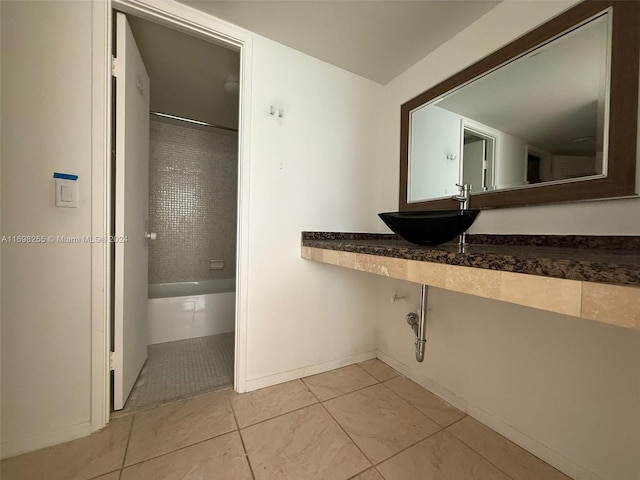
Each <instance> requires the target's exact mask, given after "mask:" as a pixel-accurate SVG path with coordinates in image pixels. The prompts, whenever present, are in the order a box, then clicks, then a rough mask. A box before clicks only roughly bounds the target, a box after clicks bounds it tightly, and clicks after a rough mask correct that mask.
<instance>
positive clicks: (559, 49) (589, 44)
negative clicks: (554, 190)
mask: <svg viewBox="0 0 640 480" xmlns="http://www.w3.org/2000/svg"><path fill="white" fill-rule="evenodd" d="M607 38H608V20H607V17H600V18H599V19H597V20H595V21H593V22H590V23H589V24H588V25H585V26H583V27H582V28H580V29H577V30H574V31H572V32H571V33H569V34H566V35H564V36H563V37H561V38H559V39H558V40H557V41H555V42H552V43H550V44H548V45H545V46H544V47H540V48H538V49H537V50H534V51H533V52H531V53H529V54H528V55H526V56H524V57H522V58H521V59H519V60H518V61H514V62H512V63H510V64H508V65H506V66H504V67H503V68H501V69H499V70H497V71H495V72H493V73H491V74H489V75H486V76H484V77H482V78H480V79H478V80H476V81H474V82H472V83H470V84H468V85H466V86H464V87H462V88H461V89H459V90H457V91H455V92H453V93H451V94H449V95H447V96H446V97H444V98H443V99H442V100H440V101H439V102H438V103H437V104H438V106H439V107H441V108H445V109H447V110H450V111H452V112H455V113H458V114H460V115H463V116H465V117H467V118H471V119H473V120H476V121H478V122H480V123H483V124H484V125H489V126H490V127H493V128H495V129H497V130H500V131H503V132H506V133H509V134H511V135H514V136H515V137H518V138H521V139H524V140H525V141H527V142H529V143H531V144H533V145H535V146H537V147H538V148H542V149H544V150H547V151H549V152H553V153H556V154H579V153H586V152H590V153H592V151H593V150H594V148H595V143H576V142H574V140H575V139H577V138H584V137H593V138H594V139H595V138H596V137H600V138H601V131H602V125H600V126H599V125H598V121H599V120H598V113H600V117H601V120H600V121H603V120H602V117H603V115H604V113H603V112H604V101H605V92H606V72H607V68H606V66H607V45H608V41H607ZM599 105H600V107H601V111H600V112H598V106H599Z"/></svg>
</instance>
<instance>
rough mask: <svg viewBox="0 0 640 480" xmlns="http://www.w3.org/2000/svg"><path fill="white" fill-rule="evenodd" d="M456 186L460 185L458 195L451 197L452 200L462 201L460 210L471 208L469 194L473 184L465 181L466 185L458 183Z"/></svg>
mask: <svg viewBox="0 0 640 480" xmlns="http://www.w3.org/2000/svg"><path fill="white" fill-rule="evenodd" d="M456 187H458V190H459V191H458V195H454V196H453V197H451V200H455V201H456V202H460V210H466V209H468V208H469V196H470V195H471V185H470V184H469V183H465V184H464V185H460V184H459V183H456Z"/></svg>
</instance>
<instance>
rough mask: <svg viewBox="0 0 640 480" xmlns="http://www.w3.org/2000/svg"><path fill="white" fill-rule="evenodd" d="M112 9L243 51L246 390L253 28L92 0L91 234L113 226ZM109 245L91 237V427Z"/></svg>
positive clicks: (167, 6) (102, 349)
mask: <svg viewBox="0 0 640 480" xmlns="http://www.w3.org/2000/svg"><path fill="white" fill-rule="evenodd" d="M114 9H117V10H119V11H122V12H124V13H127V14H131V15H134V16H137V17H140V18H143V19H146V20H150V21H153V22H155V23H158V24H160V25H164V26H167V27H170V28H173V29H176V30H179V31H182V32H184V33H186V34H188V35H192V36H195V37H199V38H203V39H205V40H208V41H212V42H214V43H218V44H221V45H224V46H227V47H231V48H233V49H235V50H237V51H239V53H240V93H239V119H238V223H237V254H236V265H237V273H236V321H235V326H236V331H235V362H234V389H235V391H237V392H239V393H242V392H245V391H246V360H247V324H248V315H247V313H248V297H247V294H248V288H247V286H248V270H249V268H248V265H249V262H248V245H249V177H250V175H249V173H250V149H251V142H250V138H251V136H250V125H251V121H250V116H251V78H252V75H251V65H252V34H251V33H250V32H249V31H247V30H244V29H241V28H239V27H236V26H234V25H232V24H229V23H227V22H224V21H222V20H219V19H217V18H215V17H212V16H211V15H208V14H206V13H203V12H200V11H198V10H195V9H193V8H191V7H188V6H186V5H183V4H180V3H177V2H174V1H171V0H92V46H91V48H92V79H93V81H92V106H91V109H92V112H91V116H92V138H91V145H92V158H91V235H92V236H94V237H95V236H98V237H107V236H108V235H109V234H110V229H111V215H112V209H111V202H110V199H111V195H112V194H113V192H112V187H111V181H112V178H111V136H112V112H111V105H112V95H113V92H112V86H111V55H112V45H113V42H112V40H113V34H112V32H113V30H112V28H113V22H112V16H113V15H112V13H113V10H114ZM111 257H112V256H111V249H110V248H109V245H108V244H104V243H92V245H91V431H97V430H100V429H101V428H103V427H104V426H105V425H106V424H107V423H108V422H109V415H110V404H111V399H110V381H111V373H110V365H109V345H110V342H111V322H110V319H111V314H112V311H111V298H112V292H111V276H112V274H111V266H112V264H113V258H111Z"/></svg>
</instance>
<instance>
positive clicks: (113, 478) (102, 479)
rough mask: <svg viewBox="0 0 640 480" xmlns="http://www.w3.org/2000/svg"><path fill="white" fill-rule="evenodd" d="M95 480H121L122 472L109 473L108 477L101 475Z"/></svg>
mask: <svg viewBox="0 0 640 480" xmlns="http://www.w3.org/2000/svg"><path fill="white" fill-rule="evenodd" d="M93 480H120V470H118V471H117V472H111V473H107V474H106V475H101V476H99V477H97V478H94V479H93Z"/></svg>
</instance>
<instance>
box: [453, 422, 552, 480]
mask: <svg viewBox="0 0 640 480" xmlns="http://www.w3.org/2000/svg"><path fill="white" fill-rule="evenodd" d="M467 416H468V415H467ZM471 418H473V417H471ZM461 420H462V419H461ZM455 423H458V422H455ZM455 423H452V424H451V425H449V427H450V426H452V425H455ZM449 427H447V431H448V432H449V430H448V428H449ZM449 434H450V435H451V436H453V438H455V439H456V440H458V441H459V442H460V443H461V444H463V445H464V446H465V447H467V448H468V449H469V450H471V451H472V452H473V453H475V454H476V455H478V456H479V457H480V458H482V459H483V460H484V461H486V462H487V463H488V464H490V465H492V466H493V467H495V469H496V470H498V471H499V472H501V473H503V474H504V476H505V477H507V478H508V479H509V480H513V477H512V476H511V475H509V474H508V473H507V472H505V471H504V470H503V469H502V468H500V467H499V466H498V465H496V464H495V463H493V462H492V461H491V460H489V459H488V458H487V457H485V456H484V455H482V454H481V453H480V452H478V451H477V450H476V449H475V448H473V447H472V446H471V445H469V444H467V443H466V442H465V441H464V440H462V439H461V438H460V437H458V436H457V435H456V434H455V433H452V432H449ZM507 440H508V439H507ZM561 473H562V472H561Z"/></svg>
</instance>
